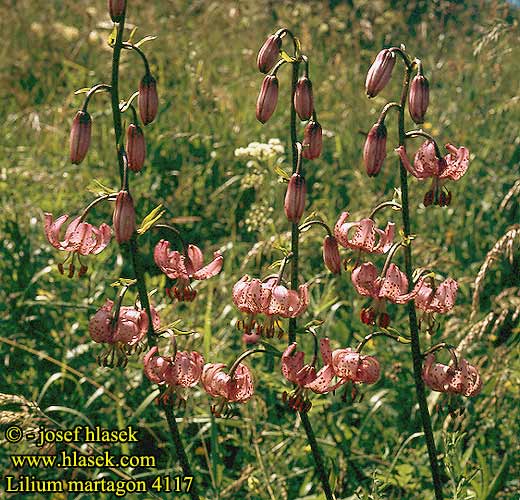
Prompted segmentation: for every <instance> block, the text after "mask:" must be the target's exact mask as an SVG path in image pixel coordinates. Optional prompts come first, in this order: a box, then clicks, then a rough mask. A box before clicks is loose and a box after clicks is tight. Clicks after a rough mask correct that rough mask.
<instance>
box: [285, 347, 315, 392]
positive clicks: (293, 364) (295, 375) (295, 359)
mask: <svg viewBox="0 0 520 500" xmlns="http://www.w3.org/2000/svg"><path fill="white" fill-rule="evenodd" d="M295 351H296V342H293V343H292V344H290V345H289V346H288V347H287V348H286V349H285V351H284V353H283V354H282V375H283V376H284V377H285V378H286V379H287V380H288V381H289V382H292V383H293V384H296V385H298V386H300V387H304V386H305V385H306V384H310V383H311V382H312V381H313V380H315V379H316V368H315V367H314V364H313V363H311V364H310V365H309V364H307V365H304V364H303V359H304V357H305V353H304V352H303V351H298V352H296V353H295ZM313 361H314V362H315V361H316V360H315V359H314V360H313Z"/></svg>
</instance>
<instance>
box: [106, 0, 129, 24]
mask: <svg viewBox="0 0 520 500" xmlns="http://www.w3.org/2000/svg"><path fill="white" fill-rule="evenodd" d="M125 7H126V0H108V12H109V13H110V18H111V19H112V21H114V22H115V23H118V22H120V21H121V18H122V17H123V14H124V13H125Z"/></svg>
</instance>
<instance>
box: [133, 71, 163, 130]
mask: <svg viewBox="0 0 520 500" xmlns="http://www.w3.org/2000/svg"><path fill="white" fill-rule="evenodd" d="M137 104H138V107H139V115H140V116H141V120H142V122H143V124H144V125H148V124H149V123H152V122H153V121H154V120H155V117H156V116H157V109H158V108H159V97H158V95H157V83H156V81H155V78H154V77H153V76H152V75H151V74H150V73H146V75H144V76H143V79H142V80H141V83H140V84H139V97H138V98H137Z"/></svg>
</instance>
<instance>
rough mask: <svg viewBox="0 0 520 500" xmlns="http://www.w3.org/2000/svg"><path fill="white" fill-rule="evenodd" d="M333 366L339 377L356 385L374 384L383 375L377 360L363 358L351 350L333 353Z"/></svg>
mask: <svg viewBox="0 0 520 500" xmlns="http://www.w3.org/2000/svg"><path fill="white" fill-rule="evenodd" d="M332 366H333V368H334V372H335V373H336V375H337V376H338V377H340V378H342V379H344V380H350V381H352V382H354V383H364V384H374V383H376V382H377V381H378V380H379V376H380V374H381V368H380V366H379V362H378V361H377V359H376V358H374V357H373V356H363V355H361V354H359V352H357V351H355V350H354V349H351V348H347V349H336V350H335V351H333V352H332Z"/></svg>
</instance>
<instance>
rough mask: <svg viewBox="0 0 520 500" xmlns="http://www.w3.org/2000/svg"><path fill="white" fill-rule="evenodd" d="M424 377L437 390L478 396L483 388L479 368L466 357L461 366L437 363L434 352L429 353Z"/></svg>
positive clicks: (423, 372)
mask: <svg viewBox="0 0 520 500" xmlns="http://www.w3.org/2000/svg"><path fill="white" fill-rule="evenodd" d="M422 378H423V380H424V383H425V384H426V386H427V387H429V388H430V389H432V390H433V391H437V392H447V393H451V394H461V395H463V396H466V397H471V396H476V395H477V394H479V393H480V391H481V389H482V379H481V377H480V374H479V372H478V370H477V369H476V368H475V367H474V366H472V365H470V364H469V363H468V362H467V361H466V360H465V359H462V360H461V361H460V362H459V366H458V367H457V368H456V367H454V366H447V365H443V364H440V363H435V356H434V354H428V356H426V360H425V362H424V367H423V371H422Z"/></svg>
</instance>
